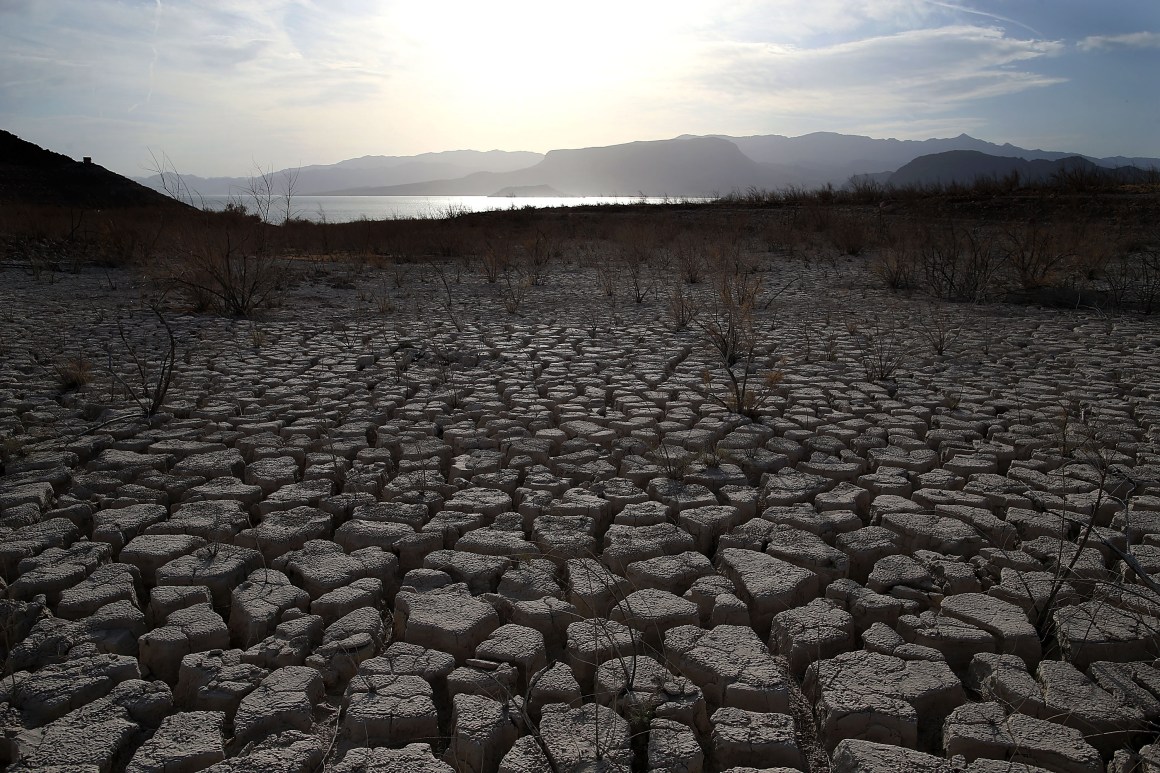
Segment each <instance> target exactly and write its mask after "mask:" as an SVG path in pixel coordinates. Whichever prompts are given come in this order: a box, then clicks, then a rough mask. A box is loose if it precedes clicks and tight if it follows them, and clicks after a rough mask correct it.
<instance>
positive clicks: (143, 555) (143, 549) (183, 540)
mask: <svg viewBox="0 0 1160 773" xmlns="http://www.w3.org/2000/svg"><path fill="white" fill-rule="evenodd" d="M205 544H206V542H205V540H204V539H202V538H201V537H193V536H190V535H186V534H142V535H141V536H139V537H134V538H133V539H132V541H130V542H129V544H128V545H126V546H125V547H123V548H122V549H121V553H120V556H119V558H120V560H121V562H122V563H125V564H130V565H132V566H134V567H136V568H137V569H138V570H139V571H140V573H141V579H142V580H144V582H145V585H146V586H147V587H150V588H152V587H153V586H155V585H156V584H157V570H158V569H160V568H161V567H162V566H164V565H165V564H167V563H169V562H170V561H172V560H173V559H175V558H180V557H181V556H186V555H189V554H190V553H193V552H194V551H196V550H198V549H199V548H203V547H205Z"/></svg>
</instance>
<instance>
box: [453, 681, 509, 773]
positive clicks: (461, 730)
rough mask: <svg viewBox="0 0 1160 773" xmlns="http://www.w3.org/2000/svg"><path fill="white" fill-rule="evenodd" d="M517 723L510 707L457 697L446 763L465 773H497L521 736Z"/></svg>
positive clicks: (489, 700) (495, 702)
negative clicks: (505, 756)
mask: <svg viewBox="0 0 1160 773" xmlns="http://www.w3.org/2000/svg"><path fill="white" fill-rule="evenodd" d="M515 719H516V717H515V713H514V712H513V709H512V708H511V706H510V705H508V704H506V703H500V702H499V701H495V700H491V699H490V698H485V697H481V696H477V695H456V696H455V698H454V711H453V712H452V716H451V745H450V747H449V748H448V749H447V754H446V756H445V759H446V760H447V762H448V763H450V764H451V765H452V766H453V767H454V768H455V769H456V770H458V771H462V772H463V773H495V772H496V771H498V770H499V765H500V762H502V760H503V758H504V755H506V754H507V753H508V751H509V750H510V749H511V747H512V744H514V743H515V742H516V738H517V737H518V736H519V734H520V733H519V729H518V728H517V727H516V722H515Z"/></svg>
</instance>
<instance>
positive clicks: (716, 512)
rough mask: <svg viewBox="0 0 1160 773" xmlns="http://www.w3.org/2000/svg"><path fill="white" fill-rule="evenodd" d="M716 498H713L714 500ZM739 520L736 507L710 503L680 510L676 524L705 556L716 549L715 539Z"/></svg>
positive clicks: (739, 515)
mask: <svg viewBox="0 0 1160 773" xmlns="http://www.w3.org/2000/svg"><path fill="white" fill-rule="evenodd" d="M715 501H716V500H714V502H715ZM740 522H741V513H740V512H739V511H738V510H737V508H736V507H729V506H725V505H717V504H712V505H708V506H705V507H692V508H689V509H686V510H682V511H681V512H680V513H679V515H678V516H677V525H678V526H680V527H681V528H682V529H684V530H685V531H687V532H688V533H689V534H691V535H692V536H693V539H694V540H696V546H697V547H696V549H697V550H698V551H700V552H701V553H703V554H704V555H706V556H711V555H713V553H714V552H716V550H717V539H718V538H719V537H720V536H721V535H722V534H725V533H726V532H728V531H729V530H731V529H733V528H734V527H736V526H737V525H738V524H739V523H740Z"/></svg>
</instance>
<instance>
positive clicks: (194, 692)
mask: <svg viewBox="0 0 1160 773" xmlns="http://www.w3.org/2000/svg"><path fill="white" fill-rule="evenodd" d="M267 676H269V672H268V671H267V670H266V669H264V668H261V667H259V666H256V665H253V664H251V663H245V662H243V661H242V651H241V650H210V651H208V652H194V653H191V654H189V655H186V656H185V657H183V658H182V659H181V667H180V668H179V669H178V672H177V687H176V688H175V689H174V691H173V700H174V702H175V703H176V704H177V705H178V706H179V707H181V708H183V709H185V710H187V711H220V712H222V713H223V714H225V717H226V720H227V721H232V720H233V717H234V713H235V712H236V711H237V710H238V706H239V705H240V704H241V702H242V698H245V697H246V696H247V695H249V694H250V693H251V692H253V691H254V690H255V689H257V687H258V685H259V684H261V682H262V680H263V679H265V678H266V677H267Z"/></svg>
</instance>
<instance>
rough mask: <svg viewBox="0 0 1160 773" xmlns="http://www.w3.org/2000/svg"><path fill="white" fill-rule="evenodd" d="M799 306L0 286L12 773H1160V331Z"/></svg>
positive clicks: (794, 275)
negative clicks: (149, 412)
mask: <svg viewBox="0 0 1160 773" xmlns="http://www.w3.org/2000/svg"><path fill="white" fill-rule="evenodd" d="M756 276H758V277H760V279H761V280H762V282H763V286H764V293H763V294H762V295H760V296H759V298H760V300H761V302H760V303H758V304H757V305H756V308H755V310H754V312H753V314H754V316H753V321H754V329H755V331H756V338H755V340H754V342H753V348H752V352H751V354H752V359H751V360H747V359H746V357H743V358H741V363H740V364H739V365H735V366H734V372H739V371H740V370H741V369H743V368H744V366H745V363H746V362H747V361H748V364H749V365H750V368H751V370H752V372H753V381H752V384H751V388H752V390H753V391H752V392H751V395H752V396H753V397H752V400H751V402H750V403H749V405H748V406H747V408H748V410H746V411H745V412H744V414H745V415H743V414H741V413H737V412H733V411H730V410H729V409H728V408H727V407H726V406H727V405H729V393H728V383H729V381H728V374H727V373H726V371H725V363H724V362H723V361H722V356H721V352H720V350H719V349H715V348H714V347H713V346H712V343H713V341H712V338H713V336H712V332H713V331H714V329H718V330H719V329H720V328H719V327H717V328H714V325H718V326H719V325H720V324H722V323H723V322H728V320H724V319H723V318H722V316H721V314H722V312H721V308H720V306H717V307H715V306H714V304H715V303H716V302H717V292H718V290H717V287H716V285H715V282H714V280H713V279H712V278H708V279H707V280H706V282H705V283H704V284H700V285H688V286H683V287H682V286H680V285H679V284H678V282H677V280H676V279H675V278H668V277H665V276H662V275H661V274H660V273H659V272H658V274H657V275H655V276H654V277H653V278H652V280H651V281H653V282H655V287H654V289H653V290H652V292H650V293H646V294H645V297H644V298H643V300H642V302H640V303H637V302H635V300H634V298H633V297H632V296H631V294H630V293H628V292H627V291H626V290H625V289H624V288H623V287H620V288H615V289H616V291H615V292H614V293H613V294H612V295H611V296H609V295H606V294H605V293H604V292H603V289H602V288H603V279H601V278H600V277H598V275H597V271H596V270H595V269H593V268H591V267H583V266H581V265H579V264H575V263H567V262H559V263H557V264H555V265H553V266H551V268H550V272H549V274H548V276H547V277H546V279H545V281H544V282H543V283H542V284H541V285H536V286H532V287H530V288H524V290H526V293H527V295H526V298H523V299H521V303H520V306H519V308H518V309H517V312H518V313H514V314H513V313H509V312H508V311H507V310H505V303H504V301H505V297H504V293H505V284H504V282H503V281H502V280H501V281H500V282H497V283H495V284H488V283H487V282H486V281H485V280H484V277H483V276H481V275H480V274H479V273H478V272H476V271H474V270H472V269H471V268H470V267H464V266H463V265H462V264H457V263H449V264H446V265H445V266H443V273H442V279H446V280H447V282H446V284H444V282H443V281H441V279H440V278H439V277H438V276H437V275H436V274H435V273H434V272H433V271H432V270H431V269H430V268H428V267H424V266H421V265H414V266H398V267H395V268H394V269H393V270H391V271H385V270H383V269H376V268H373V267H356V266H343V265H337V264H334V265H326V264H319V265H316V266H310V267H308V270H307V271H306V273H305V278H304V279H303V280H302V281H301V282H300V283H299V284H298V285H297V286H296V288H295V289H294V290H293V291H292V292H290V293H289V294H288V295H287V296H286V297H285V299H284V301H283V304H282V306H281V307H280V308H277V309H274V310H272V311H270V312H269V313H267V314H265V315H264V316H263V317H262V318H260V319H258V320H256V321H243V320H231V319H222V318H217V317H211V316H204V315H198V314H193V313H190V312H189V311H188V310H183V309H181V308H180V307H178V306H175V305H168V306H164V307H162V316H161V317H158V316H157V315H154V314H153V313H152V312H151V311H150V310H149V309H148V308H147V306H146V299H147V298H149V297H150V296H149V293H150V292H151V290H150V288H149V287H147V286H143V285H138V284H137V281H136V280H135V279H134V276H133V275H131V274H129V273H126V272H122V271H118V270H111V271H101V270H98V269H84V270H82V271H81V272H80V273H77V274H59V275H54V276H52V277H50V278H51V280H52V281H48V280H47V279H46V278H45V277H43V276H41V277H30V276H27V275H25V274H24V273H22V272H20V271H19V270H17V269H16V268H14V267H10V268H8V269H6V270H3V271H0V435H2V436H3V438H4V444H5V445H4V453H5V460H6V461H5V465H4V468H3V476H2V477H0V576H2V581H3V582H2V586H0V587H2V589H3V596H4V598H3V599H2V600H0V627H2V632H3V638H2V640H0V654H2V655H3V657H4V672H3V679H2V680H0V721H2V724H3V737H2V741H0V764H3V765H5V766H8V769H10V770H14V771H25V770H44V769H54V770H67V771H78V772H79V771H101V772H102V773H103V772H104V771H121V770H125V771H170V772H174V771H180V772H181V773H192V772H193V771H200V770H206V771H287V772H288V773H289V772H290V771H303V772H304V771H313V770H333V771H352V772H353V771H382V772H384V773H385V772H386V771H404V770H405V771H407V772H408V773H418V772H419V771H458V772H459V773H496V771H500V772H502V773H531V772H532V771H548V770H556V771H561V772H562V771H598V770H599V771H628V770H633V771H671V772H673V773H676V772H677V771H681V772H683V773H697V772H698V771H706V772H717V771H733V772H734V773H740V772H741V771H773V770H779V771H780V770H787V769H798V770H808V771H822V770H827V769H830V770H834V771H842V772H843V773H845V772H847V771H849V772H851V773H852V772H854V771H858V772H865V773H870V772H871V771H873V772H875V773H877V772H878V771H895V770H910V771H944V770H946V771H950V770H956V771H971V772H972V773H990V772H991V771H1016V770H1018V771H1021V772H1022V771H1036V770H1048V771H1055V772H1056V773H1072V772H1073V771H1074V772H1075V773H1081V772H1082V773H1096V772H1097V771H1103V770H1114V771H1117V772H1123V773H1127V771H1131V770H1155V769H1158V768H1160V751H1158V750H1157V747H1154V746H1153V745H1152V744H1153V742H1154V741H1155V731H1156V727H1157V725H1156V723H1157V721H1160V667H1157V660H1156V659H1157V657H1158V656H1160V593H1158V591H1160V586H1158V585H1157V583H1156V580H1155V579H1154V578H1160V448H1158V445H1157V440H1158V438H1160V324H1158V321H1157V320H1155V319H1150V318H1141V317H1133V316H1126V315H1125V316H1113V317H1108V316H1105V315H1102V314H1098V313H1095V312H1088V311H1085V310H1067V311H1058V310H1045V309H1039V308H1033V307H1016V306H1002V305H950V304H931V303H930V302H928V301H925V300H923V299H921V298H918V297H913V298H911V297H900V296H894V295H889V294H887V293H886V292H885V291H879V290H877V289H874V288H875V286H876V285H875V283H874V280H873V279H872V278H871V277H870V276H869V275H868V274H867V272H866V270H865V267H864V266H863V265H861V263H859V262H858V261H855V260H853V259H851V260H844V261H838V262H834V263H832V264H829V265H827V264H824V263H814V264H813V265H810V264H802V263H797V262H789V261H782V262H780V263H773V264H770V265H763V266H761V267H760V272H759V273H758V274H757V275H756ZM396 278H397V279H398V280H399V281H397V282H396V281H395V279H396ZM621 281H622V282H627V279H626V278H624V277H622V279H621ZM748 281H752V280H748ZM675 288H680V289H681V290H682V291H683V292H685V293H686V294H688V296H689V297H690V298H696V299H699V301H698V302H699V304H700V308H701V312H700V316H699V317H698V318H696V319H694V320H693V321H692V322H691V323H690V324H689V325H687V326H686V327H685V328H684V329H673V327H674V325H673V317H672V315H671V314H670V303H671V293H672V292H673V291H674V289H675ZM510 290H511V288H510V287H508V288H506V291H508V292H510ZM506 300H508V301H509V304H508V305H511V303H510V300H511V299H510V297H509V298H507V299H506ZM164 324H168V325H169V327H170V328H171V329H172V332H173V334H174V347H173V350H172V351H173V354H174V358H173V367H172V372H173V379H172V384H171V385H169V388H168V391H167V392H166V393H165V394H164V395H163V399H161V400H160V406H159V410H158V412H157V413H156V415H154V416H152V417H151V418H144V417H143V413H142V403H144V404H147V403H148V402H149V401H150V399H151V397H152V394H151V392H150V390H151V388H153V387H155V386H156V385H157V383H158V379H159V374H161V373H162V372H163V366H164V364H165V358H166V355H167V353H168V351H169V348H168V344H167V341H168V336H167V334H166V331H165V328H164V326H163V325H164ZM748 354H749V353H748V352H747V353H746V355H748ZM65 363H72V366H71V367H72V368H73V370H74V371H75V370H76V369H77V368H81V370H84V366H87V368H88V371H87V373H86V377H85V378H82V379H79V381H86V380H87V381H88V383H87V384H83V385H81V386H79V387H77V386H76V385H75V384H72V385H66V386H68V387H69V388H65V387H63V386H62V381H64V380H66V379H65V376H64V374H63V372H62V364H65ZM74 375H75V373H74ZM73 380H74V381H76V380H78V379H73Z"/></svg>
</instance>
